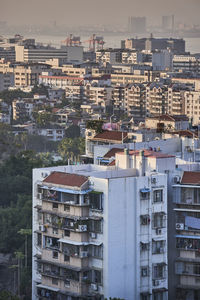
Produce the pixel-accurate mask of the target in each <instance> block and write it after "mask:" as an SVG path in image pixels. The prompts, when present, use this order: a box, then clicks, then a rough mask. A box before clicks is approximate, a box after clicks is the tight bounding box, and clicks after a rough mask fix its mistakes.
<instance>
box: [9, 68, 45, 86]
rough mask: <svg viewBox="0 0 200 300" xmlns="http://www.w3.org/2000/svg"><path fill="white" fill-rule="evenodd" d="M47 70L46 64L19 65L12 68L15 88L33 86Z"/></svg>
mask: <svg viewBox="0 0 200 300" xmlns="http://www.w3.org/2000/svg"><path fill="white" fill-rule="evenodd" d="M47 70H49V66H48V65H46V64H42V63H41V64H37V63H36V64H19V65H16V66H15V68H14V76H15V87H18V88H19V87H25V86H34V85H37V84H38V82H39V75H40V74H41V73H42V72H44V71H47Z"/></svg>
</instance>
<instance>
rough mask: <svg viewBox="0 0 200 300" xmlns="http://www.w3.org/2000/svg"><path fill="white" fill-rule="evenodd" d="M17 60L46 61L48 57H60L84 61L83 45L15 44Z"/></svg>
mask: <svg viewBox="0 0 200 300" xmlns="http://www.w3.org/2000/svg"><path fill="white" fill-rule="evenodd" d="M15 55H16V61H17V62H45V61H46V60H48V59H53V58H59V59H64V60H66V61H68V62H79V63H80V62H82V61H83V47H81V46H79V47H76V46H73V47H71V46H63V47H61V48H59V49H57V48H53V47H50V46H47V47H44V46H31V47H27V46H19V45H17V46H15Z"/></svg>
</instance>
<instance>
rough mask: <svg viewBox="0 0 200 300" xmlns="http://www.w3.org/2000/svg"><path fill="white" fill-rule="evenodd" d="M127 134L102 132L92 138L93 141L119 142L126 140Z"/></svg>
mask: <svg viewBox="0 0 200 300" xmlns="http://www.w3.org/2000/svg"><path fill="white" fill-rule="evenodd" d="M127 137H128V133H127V132H123V131H106V130H105V131H103V132H101V133H98V134H97V135H95V136H94V137H93V140H101V141H102V140H104V141H117V142H121V141H122V138H123V141H124V140H125V139H127Z"/></svg>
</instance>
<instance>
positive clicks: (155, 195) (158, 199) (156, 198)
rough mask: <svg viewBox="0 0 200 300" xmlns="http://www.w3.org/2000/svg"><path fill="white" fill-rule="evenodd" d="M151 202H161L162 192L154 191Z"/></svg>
mask: <svg viewBox="0 0 200 300" xmlns="http://www.w3.org/2000/svg"><path fill="white" fill-rule="evenodd" d="M153 202H154V203H159V202H163V190H155V191H154V192H153Z"/></svg>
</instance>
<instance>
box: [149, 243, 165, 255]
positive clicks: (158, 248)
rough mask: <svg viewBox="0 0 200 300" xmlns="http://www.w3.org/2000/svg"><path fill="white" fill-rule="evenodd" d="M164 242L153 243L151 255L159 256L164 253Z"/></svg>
mask: <svg viewBox="0 0 200 300" xmlns="http://www.w3.org/2000/svg"><path fill="white" fill-rule="evenodd" d="M164 246H165V241H153V242H152V253H153V254H159V253H164Z"/></svg>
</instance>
